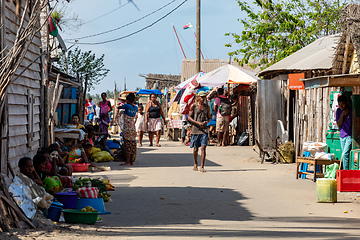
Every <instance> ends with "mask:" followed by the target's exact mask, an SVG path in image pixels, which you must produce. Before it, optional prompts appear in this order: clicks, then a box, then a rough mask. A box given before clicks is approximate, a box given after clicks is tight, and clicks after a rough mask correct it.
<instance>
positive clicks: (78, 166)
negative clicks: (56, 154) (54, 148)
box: [70, 163, 90, 172]
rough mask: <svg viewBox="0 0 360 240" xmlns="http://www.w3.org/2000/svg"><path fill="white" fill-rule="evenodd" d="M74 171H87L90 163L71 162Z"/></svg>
mask: <svg viewBox="0 0 360 240" xmlns="http://www.w3.org/2000/svg"><path fill="white" fill-rule="evenodd" d="M70 165H71V166H72V168H73V171H74V172H87V170H88V168H89V165H90V164H89V163H70Z"/></svg>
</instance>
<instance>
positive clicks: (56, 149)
mask: <svg viewBox="0 0 360 240" xmlns="http://www.w3.org/2000/svg"><path fill="white" fill-rule="evenodd" d="M61 152H62V151H61V149H60V146H59V145H58V144H56V143H55V144H50V146H49V154H50V159H55V160H56V165H57V167H58V172H59V174H60V175H63V176H72V173H73V169H72V166H71V165H70V164H65V162H64V159H63V158H62V157H61V155H60V154H61Z"/></svg>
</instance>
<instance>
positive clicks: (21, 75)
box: [0, 0, 42, 174]
mask: <svg viewBox="0 0 360 240" xmlns="http://www.w3.org/2000/svg"><path fill="white" fill-rule="evenodd" d="M39 7H40V6H39V5H36V6H33V5H31V6H30V5H27V1H17V2H16V3H15V2H14V1H3V0H2V1H0V9H1V17H0V18H1V25H2V28H1V31H0V43H1V50H4V51H3V53H2V57H5V56H6V57H7V60H9V59H10V58H11V57H12V56H11V55H15V54H16V53H14V54H13V51H12V47H13V46H14V45H15V46H16V48H17V49H18V48H19V50H21V54H20V56H19V57H16V60H15V61H18V62H16V65H11V70H16V72H15V74H14V75H13V76H12V75H10V76H12V77H9V78H8V79H7V78H5V77H4V78H1V79H0V81H1V84H2V86H4V85H3V84H4V83H5V82H6V81H8V85H6V86H5V87H4V88H3V89H4V90H5V91H4V93H3V94H4V95H2V97H3V102H2V111H1V123H0V125H1V127H0V137H1V141H0V145H1V150H0V158H1V162H0V164H1V165H0V167H1V173H5V174H6V173H7V163H9V164H10V166H11V167H12V168H14V169H16V168H17V163H18V161H19V159H20V158H21V157H24V156H28V157H33V156H34V155H35V153H36V151H37V150H38V148H39V146H40V141H39V140H40V121H41V120H40V82H41V71H42V70H41V64H40V57H39V56H40V48H41V36H40V33H39V32H36V33H35V32H34V33H33V34H34V35H33V38H32V39H31V37H29V38H28V39H29V45H28V46H27V48H26V46H25V45H20V44H21V43H19V34H18V37H17V33H18V32H20V31H18V29H19V26H20V25H21V24H22V20H21V19H22V18H23V19H24V21H23V23H24V25H23V26H22V30H24V29H25V28H27V27H28V28H30V26H31V24H29V22H30V19H31V18H32V19H33V20H34V21H33V23H34V25H33V26H31V27H32V28H33V29H36V28H39V27H40V22H39V11H37V10H38V9H39ZM32 10H35V11H34V14H37V15H34V14H31V11H32ZM20 34H21V33H20ZM13 49H15V47H14V48H13ZM9 52H10V54H9ZM19 59H22V61H21V60H19ZM5 71H6V70H5Z"/></svg>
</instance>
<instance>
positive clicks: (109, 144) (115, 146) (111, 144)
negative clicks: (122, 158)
mask: <svg viewBox="0 0 360 240" xmlns="http://www.w3.org/2000/svg"><path fill="white" fill-rule="evenodd" d="M106 145H107V147H108V148H110V149H118V148H119V147H120V145H119V144H118V143H114V142H113V140H107V141H106Z"/></svg>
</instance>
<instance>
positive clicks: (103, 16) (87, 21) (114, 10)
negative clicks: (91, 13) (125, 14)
mask: <svg viewBox="0 0 360 240" xmlns="http://www.w3.org/2000/svg"><path fill="white" fill-rule="evenodd" d="M129 3H130V2H127V3H125V4H123V5H120V6H119V7H117V8H115V9H114V10H111V11H110V12H107V13H105V14H103V15H101V16H99V17H97V18H94V19H91V20H89V21H87V22H84V23H82V24H80V26H82V25H85V24H87V23H90V22H93V21H95V20H98V19H99V18H102V17H105V16H107V15H109V14H110V13H113V12H115V11H116V10H119V9H120V8H122V7H124V6H126V5H127V4H129Z"/></svg>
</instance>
